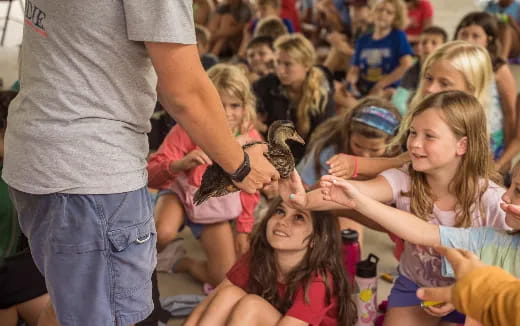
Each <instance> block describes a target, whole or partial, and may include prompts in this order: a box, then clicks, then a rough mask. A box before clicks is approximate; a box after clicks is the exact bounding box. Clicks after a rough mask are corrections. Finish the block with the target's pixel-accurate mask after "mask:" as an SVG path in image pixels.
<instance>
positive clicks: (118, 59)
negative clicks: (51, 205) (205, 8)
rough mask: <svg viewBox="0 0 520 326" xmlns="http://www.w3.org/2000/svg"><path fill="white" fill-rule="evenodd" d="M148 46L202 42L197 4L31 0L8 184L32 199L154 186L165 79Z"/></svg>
mask: <svg viewBox="0 0 520 326" xmlns="http://www.w3.org/2000/svg"><path fill="white" fill-rule="evenodd" d="M143 41H151V42H169V43H182V44H195V32H194V23H193V14H192V3H191V1H190V0H175V1H171V0H153V1H142V0H102V1H85V0H67V1H64V0H28V1H27V8H26V12H25V25H24V31H23V47H22V50H21V56H22V60H21V62H22V66H21V91H20V93H19V95H18V96H17V97H16V98H15V99H14V100H13V102H12V104H11V106H10V107H9V118H8V122H7V125H8V127H7V133H6V137H5V161H4V170H3V177H4V179H5V180H6V182H7V183H8V184H9V185H10V186H11V187H13V188H15V189H18V190H20V191H23V192H27V193H32V194H47V193H54V192H64V193H82V194H105V193H119V192H127V191H132V190H135V189H138V188H140V187H143V186H145V185H146V182H147V174H146V156H147V154H148V140H147V136H146V133H147V132H148V131H149V130H150V123H149V119H150V116H151V114H152V111H153V108H154V106H155V102H156V91H155V88H156V84H157V76H156V74H155V71H154V69H153V66H152V64H151V60H150V58H149V57H148V55H147V51H146V49H145V46H144V42H143Z"/></svg>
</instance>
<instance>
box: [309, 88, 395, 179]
mask: <svg viewBox="0 0 520 326" xmlns="http://www.w3.org/2000/svg"><path fill="white" fill-rule="evenodd" d="M369 106H376V107H379V108H382V109H385V110H387V111H389V112H391V113H393V115H394V116H395V117H396V118H397V120H398V121H399V122H400V121H401V115H400V114H399V111H398V110H397V108H396V107H395V106H394V105H393V104H392V103H390V102H389V101H387V100H384V99H381V98H378V97H366V98H364V99H363V100H362V101H360V102H359V103H358V104H357V105H356V106H355V107H354V108H352V109H351V110H347V111H344V112H342V113H341V114H339V115H337V116H334V117H331V118H329V119H327V120H326V121H324V122H323V123H321V124H320V125H319V126H318V127H317V128H316V130H315V131H314V132H313V133H312V136H311V140H310V142H309V146H308V147H307V155H311V153H312V155H313V156H314V163H315V166H314V167H315V170H316V174H317V175H321V174H323V171H322V168H321V164H320V155H321V152H322V151H323V150H324V149H325V148H326V147H328V146H331V145H332V146H334V149H335V151H336V153H345V154H352V149H351V148H350V146H348V144H349V141H348V140H349V139H350V135H351V134H352V133H359V134H361V135H363V136H364V137H367V138H385V139H386V140H387V144H389V146H388V148H387V150H386V152H385V156H389V157H391V156H395V155H397V154H399V153H400V152H401V145H402V143H403V139H404V137H401V140H399V141H395V140H393V138H394V137H395V134H394V135H388V134H387V133H385V132H383V131H382V130H380V129H377V128H375V127H371V126H369V125H366V124H364V123H362V122H358V121H352V117H354V116H355V115H356V113H358V112H360V111H361V110H362V109H364V108H367V107H369ZM396 133H397V130H396Z"/></svg>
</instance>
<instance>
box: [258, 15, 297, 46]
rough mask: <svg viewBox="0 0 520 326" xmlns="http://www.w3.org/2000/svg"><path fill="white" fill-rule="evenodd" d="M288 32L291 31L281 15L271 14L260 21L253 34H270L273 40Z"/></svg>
mask: <svg viewBox="0 0 520 326" xmlns="http://www.w3.org/2000/svg"><path fill="white" fill-rule="evenodd" d="M288 33H289V31H288V30H287V27H285V25H284V23H283V21H282V20H281V19H280V18H279V17H274V16H271V17H266V18H262V19H260V20H259V21H258V23H257V25H256V29H255V32H254V35H253V36H254V37H257V36H270V37H272V38H273V40H276V39H277V38H278V37H280V36H282V35H285V34H288Z"/></svg>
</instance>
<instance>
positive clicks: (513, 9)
mask: <svg viewBox="0 0 520 326" xmlns="http://www.w3.org/2000/svg"><path fill="white" fill-rule="evenodd" d="M484 10H485V11H486V12H489V13H490V14H506V15H509V16H511V17H513V19H514V20H515V21H516V22H520V3H518V2H516V1H514V2H513V3H512V4H510V5H509V6H507V7H501V6H500V5H499V4H498V3H497V2H495V1H490V2H489V3H488V4H487V6H486V9H484Z"/></svg>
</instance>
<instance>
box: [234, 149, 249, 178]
mask: <svg viewBox="0 0 520 326" xmlns="http://www.w3.org/2000/svg"><path fill="white" fill-rule="evenodd" d="M249 172H251V165H250V164H249V155H247V153H246V152H244V162H242V164H241V165H240V166H239V167H238V169H237V170H236V171H235V172H234V173H233V174H230V175H229V176H230V177H231V179H233V181H236V182H242V181H244V179H245V178H246V177H247V175H248V174H249Z"/></svg>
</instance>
